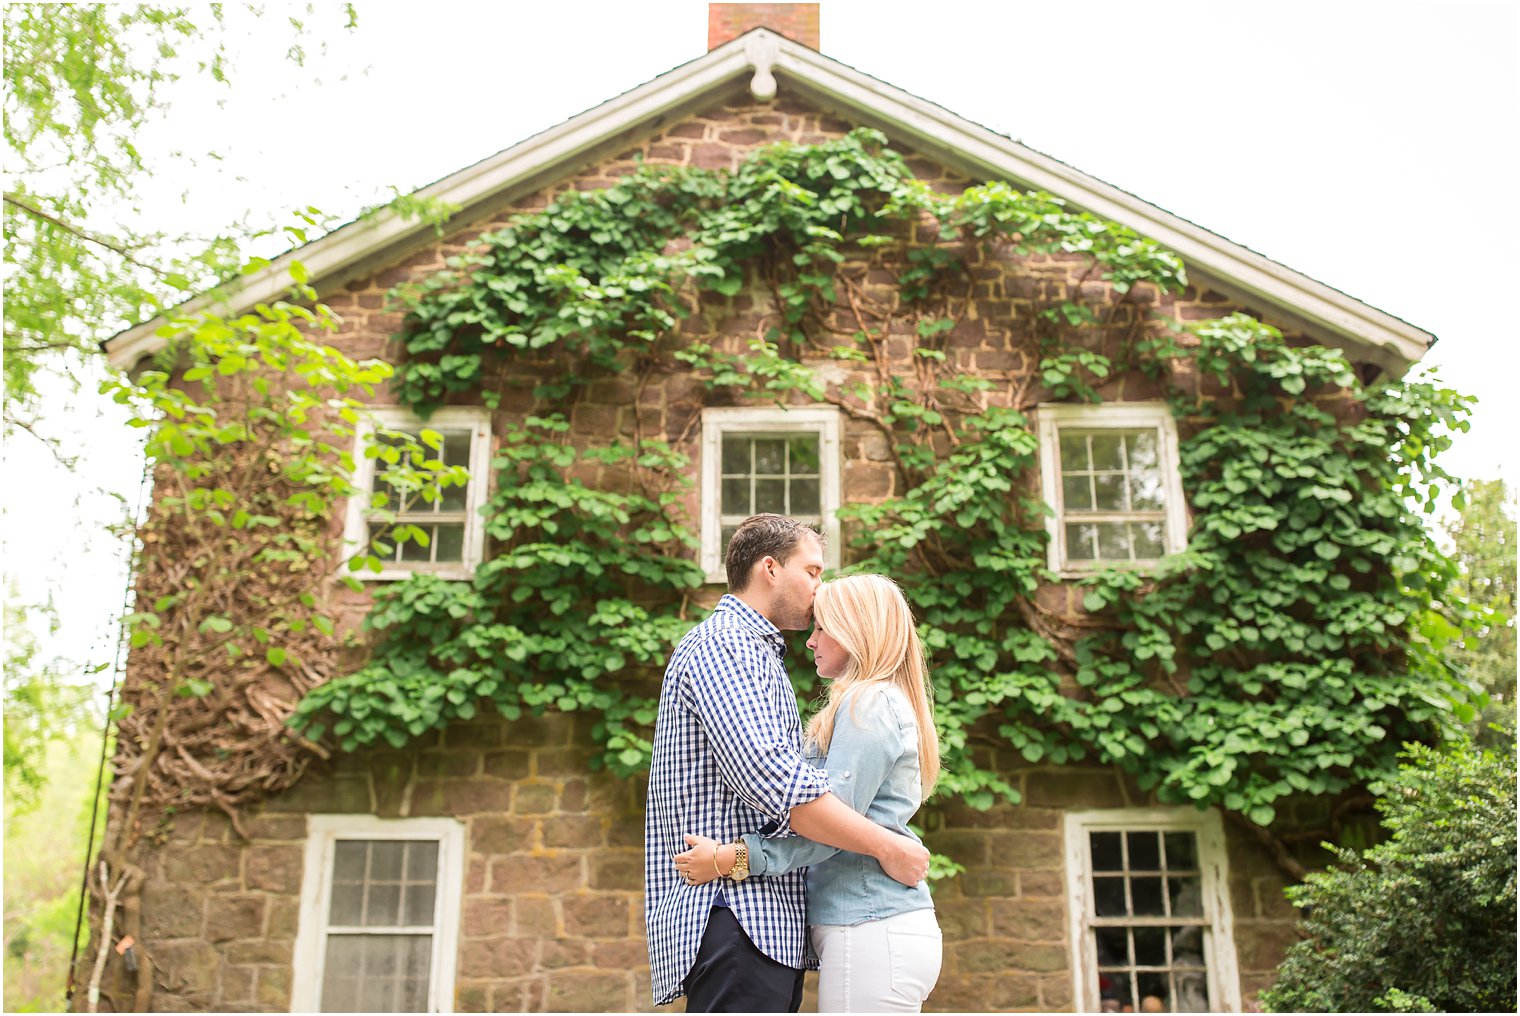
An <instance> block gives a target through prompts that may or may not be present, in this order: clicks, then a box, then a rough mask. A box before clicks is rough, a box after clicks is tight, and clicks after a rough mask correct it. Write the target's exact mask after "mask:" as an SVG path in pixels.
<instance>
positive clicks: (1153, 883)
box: [1129, 875, 1164, 917]
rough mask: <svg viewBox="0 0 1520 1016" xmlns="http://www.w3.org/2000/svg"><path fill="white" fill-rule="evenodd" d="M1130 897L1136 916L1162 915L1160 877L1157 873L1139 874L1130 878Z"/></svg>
mask: <svg viewBox="0 0 1520 1016" xmlns="http://www.w3.org/2000/svg"><path fill="white" fill-rule="evenodd" d="M1129 894H1130V899H1131V901H1132V902H1133V903H1134V905H1135V911H1134V912H1135V914H1136V916H1143V917H1162V916H1164V911H1163V910H1162V905H1161V877H1160V876H1159V875H1139V876H1136V877H1133V878H1131V879H1130V883H1129Z"/></svg>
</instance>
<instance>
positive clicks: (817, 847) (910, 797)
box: [675, 575, 941, 1012]
mask: <svg viewBox="0 0 1520 1016" xmlns="http://www.w3.org/2000/svg"><path fill="white" fill-rule="evenodd" d="M813 620H814V629H813V635H812V637H811V638H809V639H808V642H807V645H808V648H809V649H811V650H812V651H813V662H814V665H815V666H816V667H817V669H818V676H819V677H822V678H825V679H827V680H831V681H832V684H830V686H829V696H828V702H827V704H826V705H825V706H824V707H823V709H822V710H820V711H819V713H818V715H816V716H814V717H813V719H812V721H811V722H810V723H809V724H808V728H807V748H808V754H809V756H810V757H811V758H812V759H813V760H815V761H817V764H819V765H820V766H822V767H824V768H826V769H827V770H828V774H829V783H830V785H831V788H832V790H833V793H834V794H835V795H836V796H838V797H839V798H841V799H842V800H843V801H844V802H845V803H846V804H848V805H850V806H851V807H852V808H854V809H855V810H856V811H858V812H860V813H861V814H863V815H865V816H866V817H867V818H869V819H871V820H872V821H874V822H876V823H877V824H879V825H882V826H885V827H886V828H888V829H892V830H894V831H896V832H899V833H901V834H903V835H905V836H913V833H912V832H911V831H909V829H908V820H909V819H911V818H912V817H913V814H914V813H915V812H916V811H918V808H919V805H920V804H922V803H923V801H924V799H925V798H926V797H928V795H929V792H930V791H931V790H932V789H933V788H934V781H935V780H936V779H937V778H938V776H939V741H938V738H937V735H936V733H935V729H934V715H933V712H932V709H931V707H930V688H929V683H928V674H927V669H926V667H925V663H924V652H923V646H922V644H921V643H920V642H919V639H918V630H917V628H916V627H915V625H914V623H913V612H912V611H911V610H910V609H909V607H908V601H907V600H906V599H904V597H903V594H902V590H900V589H899V588H898V587H897V584H896V583H895V582H893V581H892V580H891V579H889V578H886V577H885V576H882V575H850V576H847V577H845V578H840V579H835V580H833V581H831V582H826V583H824V584H823V585H822V586H820V587H819V588H818V593H817V596H816V598H815V599H814V601H813ZM914 838H915V839H917V837H914ZM686 842H687V843H688V844H689V845H691V849H690V850H688V851H686V852H685V853H682V854H678V855H676V858H675V861H676V866H677V867H678V868H680V869H681V870H682V872H683V874H685V876H686V878H687V881H688V882H690V883H692V884H695V885H701V884H703V883H705V882H710V881H712V880H713V879H714V878H717V877H720V876H722V877H733V878H747V877H749V876H751V875H777V874H781V873H782V872H786V871H791V870H792V869H794V868H800V867H802V866H804V865H806V866H807V867H808V874H807V885H808V925H809V928H808V935H809V940H810V942H811V944H812V947H813V951H814V952H815V953H816V954H817V956H818V962H819V970H818V1008H819V1011H821V1012H918V1011H920V1009H921V1007H922V1006H923V1002H924V999H925V998H927V997H928V995H929V991H930V989H932V988H933V987H934V982H935V981H936V980H938V979H939V969H940V958H941V940H940V930H939V924H938V922H937V921H936V920H935V918H934V901H933V900H932V899H931V898H930V896H929V887H928V886H927V885H926V884H924V883H922V882H920V883H919V884H918V885H916V886H913V887H911V888H910V887H907V886H904V885H902V884H901V883H899V882H896V881H894V880H893V879H891V878H889V877H888V876H887V875H886V873H885V872H883V871H882V870H881V866H880V865H879V864H877V863H876V861H875V860H874V859H872V858H870V857H865V856H862V855H860V854H851V853H845V852H841V851H838V850H836V849H834V848H833V847H825V846H823V845H821V844H818V843H814V842H812V841H811V840H805V839H802V838H800V837H797V836H791V837H787V838H785V839H764V838H762V837H760V836H758V835H755V834H750V835H746V836H745V837H744V838H743V839H742V840H741V841H740V842H737V843H728V844H721V845H720V844H718V843H716V842H714V841H713V840H711V839H708V838H707V837H703V836H690V835H688V836H687V837H686ZM746 866H747V868H748V871H747V872H746V871H745V868H746Z"/></svg>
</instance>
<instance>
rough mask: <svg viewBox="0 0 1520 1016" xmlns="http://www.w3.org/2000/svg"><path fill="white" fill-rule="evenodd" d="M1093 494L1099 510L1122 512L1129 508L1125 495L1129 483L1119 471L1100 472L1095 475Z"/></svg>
mask: <svg viewBox="0 0 1520 1016" xmlns="http://www.w3.org/2000/svg"><path fill="white" fill-rule="evenodd" d="M1093 488H1094V492H1093V496H1094V500H1095V502H1096V504H1097V507H1098V510H1099V511H1104V512H1122V511H1125V510H1127V509H1128V508H1129V505H1128V504H1126V503H1125V497H1124V495H1125V494H1126V493H1127V491H1128V485H1127V484H1126V483H1125V481H1124V477H1123V476H1122V475H1120V474H1118V473H1109V474H1099V475H1098V476H1094V477H1093Z"/></svg>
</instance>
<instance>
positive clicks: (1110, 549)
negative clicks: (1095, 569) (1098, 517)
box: [1097, 522, 1129, 561]
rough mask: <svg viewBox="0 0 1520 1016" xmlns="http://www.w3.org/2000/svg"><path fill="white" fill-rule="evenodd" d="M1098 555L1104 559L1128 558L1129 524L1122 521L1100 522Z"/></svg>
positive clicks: (1118, 559) (1123, 559) (1124, 559)
mask: <svg viewBox="0 0 1520 1016" xmlns="http://www.w3.org/2000/svg"><path fill="white" fill-rule="evenodd" d="M1097 529H1098V557H1100V558H1101V559H1103V560H1104V561H1128V560H1129V526H1127V525H1125V524H1124V523H1123V522H1100V523H1098V526H1097Z"/></svg>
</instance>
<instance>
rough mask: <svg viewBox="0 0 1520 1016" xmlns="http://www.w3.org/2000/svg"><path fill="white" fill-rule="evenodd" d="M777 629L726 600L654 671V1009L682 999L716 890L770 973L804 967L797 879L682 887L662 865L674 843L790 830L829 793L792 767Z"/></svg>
mask: <svg viewBox="0 0 1520 1016" xmlns="http://www.w3.org/2000/svg"><path fill="white" fill-rule="evenodd" d="M785 654H786V643H785V642H784V641H783V639H782V637H781V633H780V632H779V631H778V630H777V629H776V626H775V625H773V624H771V623H770V622H769V621H767V620H766V619H765V618H764V617H763V616H761V615H760V614H759V613H758V612H757V611H755V610H754V609H753V608H751V607H749V606H748V605H747V604H745V603H744V602H743V601H742V600H739V599H738V598H737V597H734V596H724V597H723V599H722V600H720V601H718V606H717V608H716V609H715V610H714V611H713V612H712V614H711V615H710V616H709V617H708V618H707V619H706V620H705V621H703V622H702V623H701V624H699V625H697V626H696V627H695V628H693V629H692V630H691V631H690V632H688V633H687V635H686V637H685V638H684V639H682V640H681V644H680V645H679V646H677V647H676V651H675V654H674V655H673V656H671V658H670V664H669V665H668V666H667V667H666V668H665V681H664V684H663V686H662V687H661V689H660V712H659V717H658V719H657V720H656V722H655V728H654V759H653V761H652V763H651V765H650V769H649V800H648V807H647V810H646V812H645V819H644V849H645V856H644V921H645V926H646V930H647V934H648V936H649V969H650V973H651V975H652V988H653V992H654V1004H655V1005H664V1004H666V1003H667V1002H671V1001H673V1000H674V999H676V998H679V997H680V996H681V995H682V994H684V993H685V989H684V987H683V983H682V982H684V981H685V979H686V975H687V973H688V972H689V971H690V970H691V966H692V963H694V962H695V961H696V958H697V947H698V946H699V945H700V944H701V942H702V933H703V932H704V931H705V930H706V928H707V915H708V913H709V912H710V911H711V910H712V906H713V901H714V899H715V898H716V897H717V895H718V892H719V890H720V889H721V890H722V892H723V897H724V901H725V902H726V904H727V905H728V907H729V908H730V909H731V910H732V912H733V915H734V917H735V918H736V919H738V921H739V924H740V926H741V927H743V928H744V931H745V933H746V934H748V935H749V938H750V941H751V942H753V943H754V944H755V947H756V948H758V949H759V950H760V951H761V952H763V953H764V954H765V955H767V956H769V957H770V958H771V959H773V960H776V961H777V962H778V963H784V964H786V965H787V966H789V967H792V968H794V969H797V970H801V969H803V967H804V964H805V962H806V959H805V953H806V949H805V939H806V931H807V930H806V922H807V886H806V869H801V870H798V871H794V872H789V873H787V874H784V875H777V876H773V877H758V876H757V877H755V878H749V879H745V880H744V881H742V882H733V881H729V880H726V879H718V880H714V881H712V882H709V883H707V884H706V885H700V886H691V885H687V884H685V883H684V882H683V881H681V879H680V877H679V876H678V875H677V873H676V867H675V864H674V863H673V862H672V860H671V859H672V858H673V857H674V856H675V855H676V854H679V853H681V852H682V851H684V850H686V849H687V848H686V842H685V840H683V839H682V835H683V834H684V833H697V834H700V835H702V836H710V837H712V838H713V839H715V840H717V841H718V842H719V843H727V842H731V841H733V840H736V839H738V838H739V837H740V836H741V835H743V834H744V833H752V832H754V831H755V830H757V829H761V830H764V831H765V832H766V834H767V835H773V836H785V835H787V834H788V833H789V832H790V831H791V825H790V822H789V821H788V819H789V813H790V812H791V809H792V808H794V807H796V806H797V805H799V804H806V803H807V802H808V801H811V800H813V799H815V798H818V797H821V796H823V795H824V794H825V793H827V792H828V789H829V780H828V775H827V774H826V773H825V772H824V771H823V770H821V769H817V768H814V767H813V766H810V765H808V764H807V763H806V762H805V761H804V760H803V756H802V720H801V717H799V716H798V713H797V697H796V695H795V694H794V693H793V691H792V685H791V682H790V681H789V680H788V679H787V675H786V667H785V666H784V665H783V663H782V659H783V657H784V656H785Z"/></svg>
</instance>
